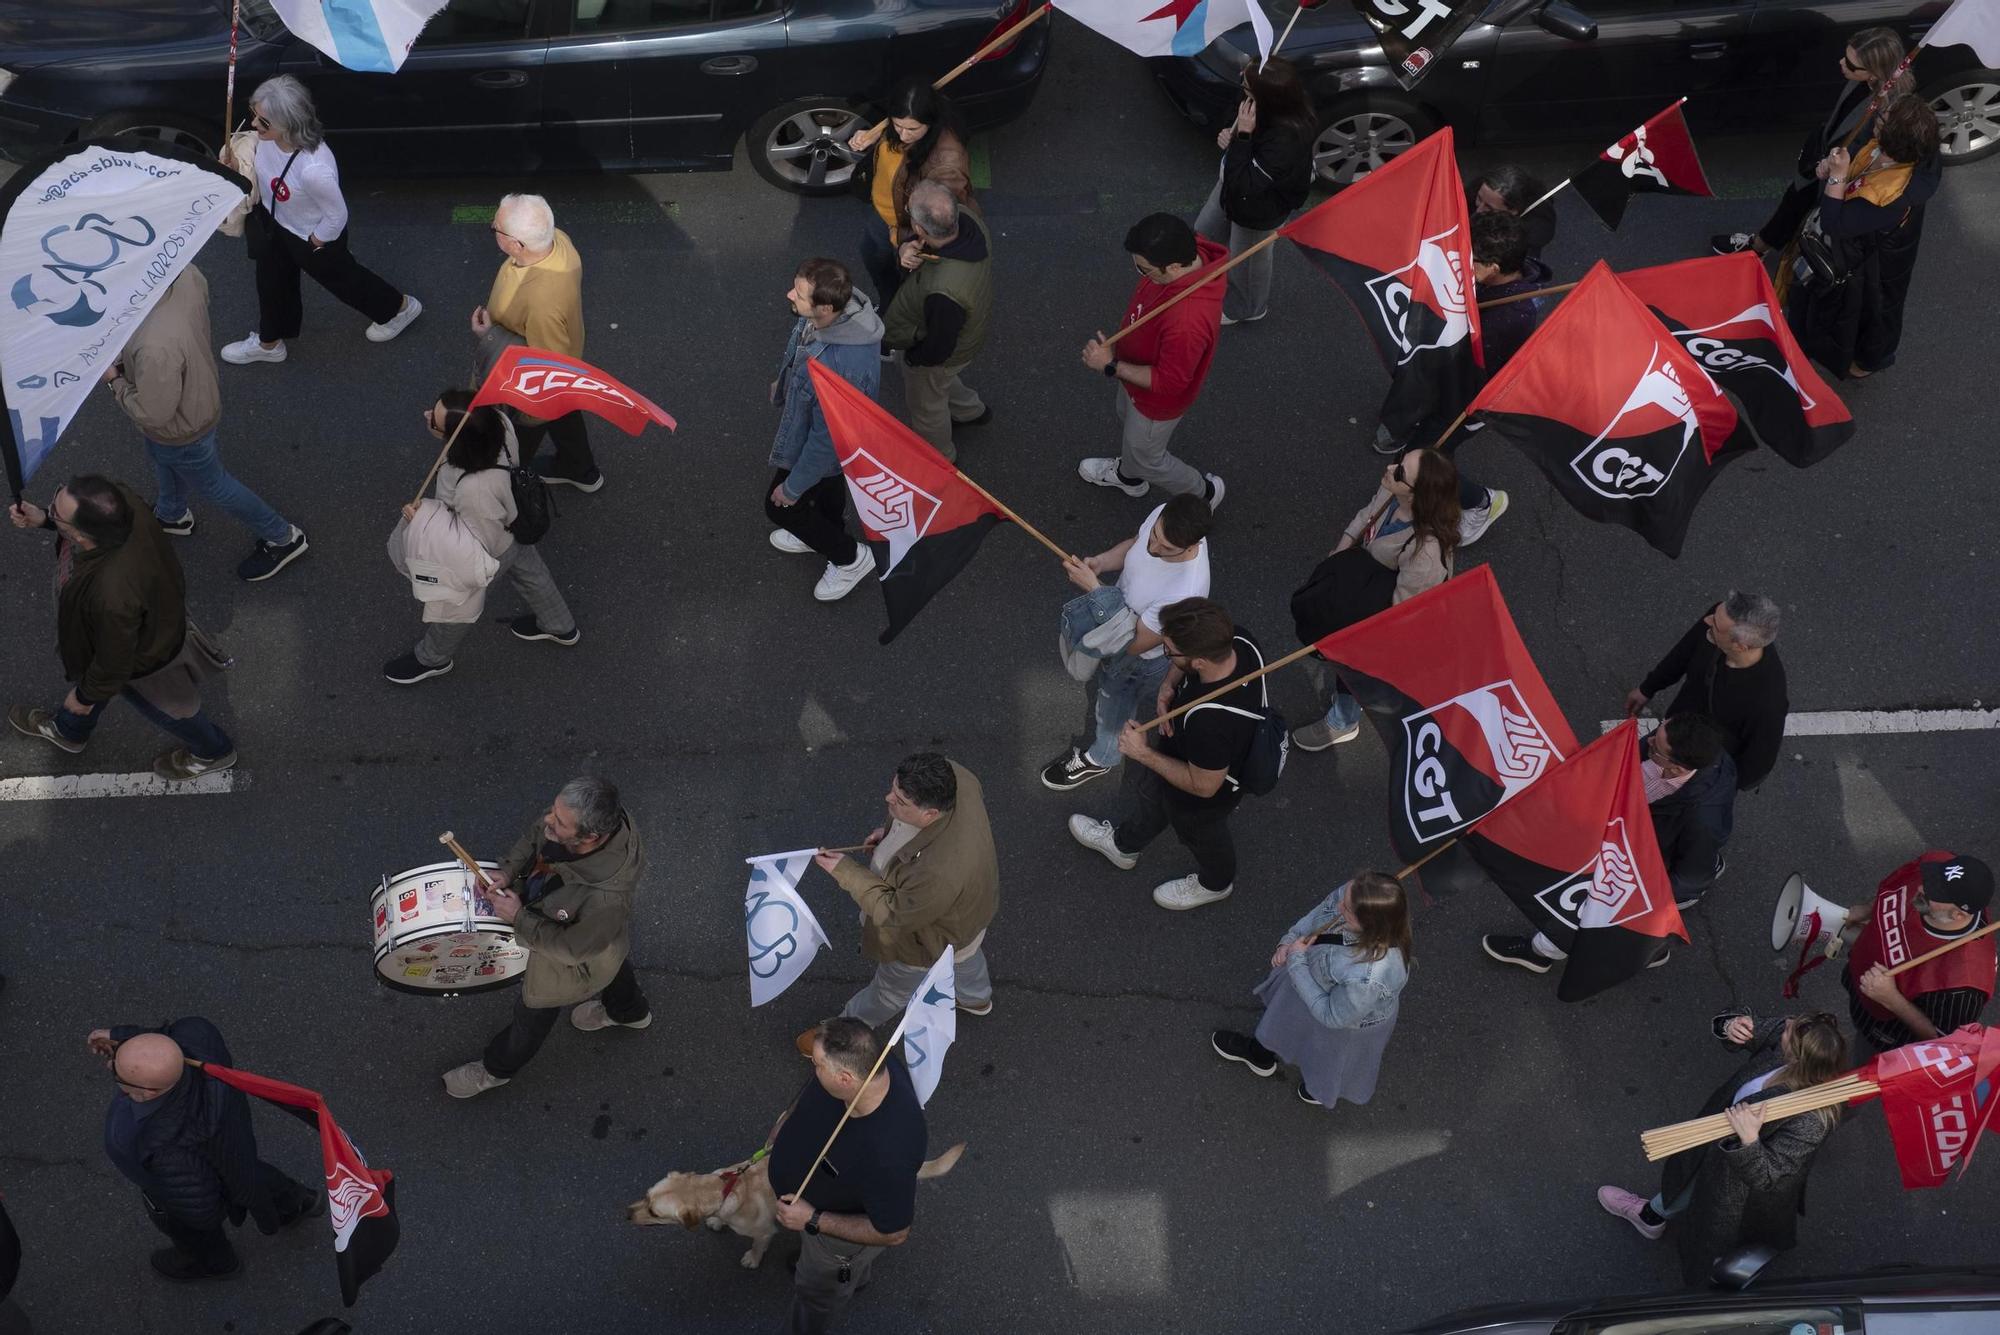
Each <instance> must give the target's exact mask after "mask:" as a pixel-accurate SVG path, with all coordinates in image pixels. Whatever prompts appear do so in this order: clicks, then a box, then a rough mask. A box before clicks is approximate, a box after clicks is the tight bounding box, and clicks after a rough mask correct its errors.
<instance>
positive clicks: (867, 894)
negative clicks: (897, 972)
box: [833, 761, 1000, 968]
mask: <svg viewBox="0 0 2000 1335" xmlns="http://www.w3.org/2000/svg"><path fill="white" fill-rule="evenodd" d="M951 768H952V773H954V774H956V775H957V776H958V802H957V805H955V806H954V807H953V808H952V809H951V810H950V811H948V812H946V813H945V814H944V815H942V816H940V817H939V818H938V819H937V820H936V821H934V822H932V823H931V824H930V825H928V826H926V827H925V828H923V829H921V830H918V831H917V833H916V836H915V837H914V838H912V839H911V840H910V842H909V843H907V844H905V845H903V847H902V848H901V849H899V850H898V851H897V853H896V856H895V857H894V858H893V859H891V860H890V863H889V866H888V868H887V869H886V870H885V871H883V872H882V874H881V875H879V876H878V875H876V873H875V870H874V868H872V867H870V866H869V865H868V864H867V863H866V862H861V861H857V860H856V859H854V858H843V859H841V862H840V865H839V867H837V868H836V869H835V870H834V873H833V879H834V880H836V881H838V882H839V883H840V888H841V889H843V890H845V891H846V892H847V893H848V894H850V895H852V896H853V897H854V902H855V903H857V904H859V905H860V906H861V912H862V914H863V922H862V927H861V950H862V953H863V954H865V955H867V956H868V958H869V959H871V960H877V961H880V962H882V963H885V964H914V965H918V966H920V967H924V968H928V967H929V966H930V965H933V964H935V963H937V957H938V955H939V953H940V952H942V951H943V950H944V948H945V947H946V946H950V947H951V948H952V949H953V950H957V949H959V948H960V947H963V946H965V945H967V944H969V943H970V942H971V941H972V939H973V938H974V937H976V936H978V935H979V934H980V933H981V932H983V931H985V930H986V928H987V925H988V924H989V923H991V922H992V921H993V915H994V913H995V912H996V911H997V910H998V909H999V907H1000V859H999V855H998V854H997V853H996V852H995V851H994V848H993V828H992V826H990V825H988V824H987V821H986V798H985V795H984V794H983V793H982V792H981V791H980V787H979V780H978V779H976V778H974V777H973V776H972V771H971V770H969V769H966V768H965V767H964V766H963V765H960V764H959V763H958V762H957V761H953V762H952V766H951Z"/></svg>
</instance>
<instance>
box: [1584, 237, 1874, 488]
mask: <svg viewBox="0 0 2000 1335" xmlns="http://www.w3.org/2000/svg"><path fill="white" fill-rule="evenodd" d="M1618 281H1619V282H1621V283H1623V284H1625V286H1626V287H1627V288H1629V289H1631V291H1632V294H1633V295H1634V296H1636V297H1638V298H1639V300H1641V301H1643V302H1645V303H1646V305H1647V306H1648V307H1649V308H1651V310H1652V312H1653V314H1654V315H1657V316H1658V317H1659V318H1660V322H1661V323H1662V324H1664V325H1666V327H1667V332H1669V333H1671V334H1672V335H1673V336H1674V337H1675V338H1677V339H1679V340H1680V342H1681V346H1682V347H1684V348H1686V349H1687V350H1688V352H1689V354H1690V355H1691V356H1693V357H1694V358H1695V360H1696V361H1699V362H1700V363H1701V364H1702V367H1703V369H1705V370H1706V371H1707V372H1708V373H1709V375H1710V376H1712V377H1713V378H1714V380H1715V383H1716V384H1717V385H1719V386H1721V387H1722V389H1723V391H1724V392H1725V393H1727V394H1728V395H1729V397H1730V398H1732V399H1734V400H1735V401H1736V406H1737V408H1738V410H1739V411H1740V412H1741V414H1742V417H1743V420H1744V422H1745V424H1747V425H1748V426H1749V428H1750V430H1751V431H1752V432H1753V433H1754V434H1755V435H1756V437H1757V439H1758V440H1759V441H1760V442H1762V443H1763V444H1765V445H1768V446H1770V447H1771V449H1772V450H1774V451H1776V452H1777V454H1778V455H1779V457H1780V458H1782V459H1784V461H1785V462H1786V463H1788V464H1792V465H1793V466H1795V467H1798V468H1804V467H1806V466H1807V465H1809V464H1816V463H1818V462H1819V461H1820V460H1821V459H1824V458H1826V456H1827V455H1829V454H1831V453H1833V452H1834V451H1835V450H1836V449H1838V448H1840V446H1842V445H1845V444H1846V443H1847V442H1848V440H1850V439H1851V438H1852V437H1853V435H1854V416H1853V414H1851V413H1849V412H1848V411H1847V405H1846V404H1844V403H1842V402H1841V401H1840V399H1839V398H1838V397H1837V396H1836V395H1835V394H1834V392H1833V390H1832V389H1830V388H1829V387H1828V386H1827V383H1826V381H1824V380H1822V379H1821V378H1820V375H1819V372H1818V371H1815V370H1814V369H1813V365H1812V361H1811V359H1810V358H1808V357H1807V356H1806V354H1805V350H1804V349H1803V348H1801V347H1800V346H1799V341H1798V340H1797V339H1796V338H1793V337H1792V329H1791V326H1790V325H1788V324H1786V323H1785V316H1784V313H1783V312H1782V311H1781V310H1779V308H1778V296H1777V293H1776V292H1774V291H1773V290H1772V288H1771V277H1770V275H1769V274H1767V273H1765V272H1764V264H1763V261H1761V260H1759V259H1758V258H1757V257H1756V256H1755V255H1752V254H1750V253H1749V252H1748V251H1744V252H1741V253H1739V254H1735V255H1708V256H1704V257H1702V258H1701V259H1698V260H1682V261H1681V262H1680V263H1678V264H1662V265H1658V266H1656V267H1654V268H1651V269H1634V270H1632V271H1631V272H1630V273H1621V274H1619V275H1618Z"/></svg>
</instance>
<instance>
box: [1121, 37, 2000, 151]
mask: <svg viewBox="0 0 2000 1335" xmlns="http://www.w3.org/2000/svg"><path fill="white" fill-rule="evenodd" d="M1946 3H1947V0H1923V3H1916V2H1915V0H1900V2H1898V0H1888V2H1887V3H1885V0H1672V2H1671V3H1670V2H1669V0H1578V4H1579V5H1580V6H1581V8H1583V9H1585V10H1587V11H1588V13H1589V17H1590V19H1593V20H1595V21H1596V26H1597V35H1596V36H1595V38H1593V39H1590V40H1587V41H1578V40H1574V38H1573V37H1569V36H1564V35H1561V34H1559V33H1558V32H1554V31H1550V30H1549V29H1550V28H1559V27H1562V26H1564V25H1562V24H1559V23H1550V22H1547V20H1548V19H1549V17H1550V14H1549V11H1550V10H1551V9H1552V8H1553V9H1557V10H1560V9H1563V8H1566V6H1561V5H1556V6H1550V5H1549V4H1548V3H1547V0H1527V3H1523V0H1496V3H1495V4H1494V5H1493V6H1491V7H1489V9H1488V10H1487V11H1486V12H1487V15H1488V16H1490V17H1493V18H1497V19H1500V20H1501V21H1500V22H1497V23H1494V22H1481V23H1476V24H1474V25H1473V26H1472V27H1471V28H1469V29H1467V30H1466V33H1465V35H1464V36H1462V37H1460V38H1459V39H1458V41H1457V42H1456V43H1454V44H1453V45H1452V46H1451V48H1450V49H1449V50H1447V51H1445V52H1443V53H1442V54H1441V55H1439V56H1438V58H1437V59H1436V61H1435V62H1434V63H1433V65H1432V66H1431V70H1430V72H1429V73H1428V74H1427V75H1426V76H1425V77H1424V79H1423V81H1422V82H1421V83H1419V84H1418V85H1417V86H1416V88H1415V89H1413V90H1411V91H1409V92H1404V91H1403V90H1402V88H1401V87H1400V86H1399V85H1398V84H1397V82H1396V80H1395V77H1394V76H1393V75H1392V74H1391V73H1390V70H1389V67H1388V65H1387V63H1386V62H1385V60H1384V57H1383V54H1382V48H1381V47H1380V46H1379V45H1377V44H1376V42H1375V38H1374V34H1373V33H1372V31H1371V30H1370V29H1369V28H1368V26H1367V25H1366V24H1365V23H1363V22H1362V21H1361V19H1360V18H1359V17H1358V16H1357V15H1356V14H1355V13H1354V11H1353V8H1352V7H1351V6H1349V5H1347V4H1345V3H1338V2H1336V3H1333V4H1327V5H1324V6H1322V7H1321V8H1319V9H1309V10H1307V11H1306V12H1305V13H1303V14H1301V15H1300V16H1299V22H1298V27H1297V29H1296V30H1295V31H1294V32H1293V33H1292V36H1291V39H1290V40H1289V41H1287V42H1286V43H1285V47H1284V52H1283V54H1284V56H1285V57H1286V58H1287V59H1289V60H1292V61H1295V62H1297V64H1298V65H1299V67H1300V71H1301V73H1302V74H1303V76H1304V78H1305V80H1306V84H1307V87H1309V88H1310V89H1311V90H1312V94H1313V98H1314V101H1315V103H1316V105H1317V106H1318V107H1319V112H1320V131H1319V138H1318V140H1317V142H1316V143H1315V144H1314V147H1313V154H1314V159H1315V161H1316V162H1317V163H1318V167H1319V174H1320V177H1321V179H1322V180H1324V181H1325V182H1326V183H1328V184H1329V185H1335V186H1339V185H1346V184H1349V183H1351V182H1352V181H1353V180H1354V179H1355V178H1356V177H1357V176H1361V175H1364V174H1366V173H1367V172H1368V171H1370V170H1372V169H1373V168H1376V167H1379V166H1381V165H1382V164H1383V163H1384V162H1387V161H1388V160H1389V159H1390V158H1392V157H1394V156H1395V155H1396V154H1398V153H1400V152H1402V151H1403V150H1405V149H1407V148H1409V147H1410V146H1411V145H1412V144H1415V143H1416V142H1417V141H1418V140H1420V139H1422V138H1423V137H1424V136H1426V135H1428V134H1430V133H1431V132H1432V131H1434V130H1436V129H1437V128H1438V127H1440V126H1443V125H1450V126H1451V127H1452V129H1453V132H1454V133H1455V134H1456V135H1457V138H1458V141H1459V143H1460V144H1467V143H1480V144H1507V143H1519V142H1525V141H1531V140H1547V139H1558V140H1567V139H1579V138H1601V139H1603V140H1604V142H1606V143H1610V142H1612V141H1613V140H1615V139H1617V138H1618V137H1619V136H1621V135H1623V134H1625V133H1627V132H1629V131H1630V130H1631V129H1632V127H1633V126H1635V125H1638V124H1640V123H1641V122H1642V121H1644V120H1645V119H1646V118H1647V117H1648V116H1651V115H1652V114H1653V113H1654V112H1656V111H1658V110H1660V109H1661V108H1662V107H1664V106H1666V105H1667V103H1669V102H1671V101H1673V100H1674V99H1675V98H1677V97H1680V96H1682V95H1683V94H1685V95H1686V96H1687V99H1688V101H1687V106H1686V107H1685V108H1684V110H1685V112H1686V114H1687V118H1688V123H1689V125H1690V126H1691V127H1692V128H1693V130H1694V132H1695V134H1696V135H1697V136H1700V135H1701V134H1703V133H1712V132H1716V131H1729V130H1746V129H1760V130H1762V129H1771V128H1774V127H1794V126H1796V127H1798V128H1800V129H1803V128H1804V127H1805V126H1807V125H1810V124H1812V123H1813V121H1814V120H1815V119H1816V118H1818V117H1821V116H1824V115H1825V114H1826V109H1827V107H1828V106H1830V105H1831V104H1832V102H1833V96H1834V92H1835V90H1836V89H1837V88H1838V87H1839V77H1840V76H1839V69H1838V65H1839V61H1840V56H1841V52H1842V51H1843V50H1844V49H1845V46H1846V42H1847V38H1848V37H1849V36H1850V35H1851V34H1853V33H1854V32H1855V31H1857V30H1859V29H1861V28H1867V27H1871V26H1874V25H1877V24H1886V25H1888V26H1890V27H1893V28H1895V29H1896V30H1897V31H1899V32H1900V33H1902V34H1903V37H1904V40H1905V41H1908V42H1910V43H1912V44H1914V43H1915V41H1916V39H1917V38H1918V37H1919V36H1921V35H1922V34H1923V32H1924V31H1925V29H1927V28H1928V27H1929V26H1930V24H1931V23H1932V22H1933V21H1934V20H1935V19H1936V18H1937V17H1938V15H1940V14H1942V13H1943V12H1944V10H1945V5H1946ZM1284 17H1285V15H1283V14H1280V15H1278V16H1277V19H1276V21H1278V22H1282V21H1283V20H1284ZM1254 50H1255V46H1254V43H1253V40H1252V38H1251V36H1250V31H1249V29H1248V27H1244V28H1241V29H1238V30H1236V31H1234V32H1231V33H1228V34H1226V35H1225V36H1224V37H1222V39H1221V40H1219V41H1217V42H1214V43H1212V44H1211V45H1210V46H1209V47H1208V49H1207V50H1205V51H1203V52H1202V53H1201V54H1200V55H1198V56H1190V57H1172V58H1163V59H1161V60H1158V61H1156V62H1154V70H1155V73H1156V74H1157V75H1158V77H1159V79H1160V82H1161V84H1162V85H1163V86H1164V87H1165V88H1166V91H1167V95H1168V96H1169V97H1170V98H1172V99H1173V101H1174V104H1175V105H1176V106H1178V107H1179V108H1180V109H1181V111H1182V112H1183V113H1184V114H1185V115H1187V116H1188V117H1189V119H1191V120H1193V121H1194V122H1195V123H1196V124H1198V125H1200V126H1202V127H1203V128H1205V129H1210V130H1214V129H1218V128H1220V127H1221V126H1222V125H1224V124H1226V123H1227V122H1228V121H1229V120H1230V119H1231V118H1233V117H1234V116H1235V114H1236V106H1237V103H1238V101H1239V100H1240V98H1241V93H1240V92H1239V91H1238V89H1239V87H1240V85H1241V83H1242V69H1243V66H1244V65H1245V64H1247V63H1248V62H1249V61H1250V59H1251V58H1252V53H1253V51H1254ZM1912 71H1913V73H1914V74H1915V76H1916V79H1917V87H1918V92H1919V93H1920V94H1921V95H1922V96H1923V97H1924V98H1925V99H1927V100H1928V101H1929V102H1930V103H1931V105H1932V106H1933V107H1935V108H1936V109H1937V113H1938V120H1939V122H1940V124H1941V127H1942V129H1943V131H1944V151H1945V160H1946V161H1947V162H1954V163H1958V162H1976V161H1978V160H1979V159H1981V158H1985V157H1989V156H1991V155H1992V154H1993V153H1995V152H2000V70H1991V69H1986V68H1983V67H1982V66H1981V65H1980V64H1979V61H1978V58H1977V57H1976V56H1975V55H1973V53H1972V49H1971V48H1970V47H1965V46H1940V47H1926V48H1925V49H1924V51H1923V53H1922V54H1921V55H1919V56H1918V57H1917V60H1916V63H1915V65H1914V66H1912Z"/></svg>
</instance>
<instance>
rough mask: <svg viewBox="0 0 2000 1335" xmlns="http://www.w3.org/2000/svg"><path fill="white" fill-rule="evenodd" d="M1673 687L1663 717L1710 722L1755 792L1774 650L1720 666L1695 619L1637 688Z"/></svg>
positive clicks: (1767, 732)
mask: <svg viewBox="0 0 2000 1335" xmlns="http://www.w3.org/2000/svg"><path fill="white" fill-rule="evenodd" d="M1519 304H1520V305H1523V306H1526V305H1531V304H1532V303H1530V302H1525V301H1524V302H1521V303H1519ZM1501 309H1503V310H1504V309H1505V307H1502V308H1501ZM1675 683H1679V685H1680V690H1678V691H1676V692H1675V693H1674V700H1673V703H1672V704H1670V705H1668V706H1667V712H1666V717H1667V718H1673V717H1675V716H1676V715H1679V714H1706V715H1708V717H1710V718H1712V719H1714V720H1715V725H1716V726H1717V727H1718V728H1721V729H1722V734H1723V736H1724V737H1725V738H1726V739H1727V740H1728V745H1729V755H1730V758H1731V759H1733V760H1735V762H1736V786H1737V788H1739V789H1747V788H1755V787H1756V786H1757V785H1758V784H1760V783H1762V782H1763V781H1764V776H1765V775H1767V774H1769V773H1770V772H1771V769H1772V767H1773V766H1775V765H1776V764H1777V763H1778V752H1779V750H1780V748H1781V746H1782V744H1783V742H1784V740H1785V717H1786V715H1788V714H1790V713H1791V709H1792V701H1791V695H1790V693H1789V690H1788V688H1787V686H1786V682H1785V664H1784V662H1783V660H1781V659H1780V658H1779V657H1778V647H1777V646H1776V645H1771V646H1770V647H1768V648H1766V649H1765V650H1764V656H1763V658H1761V659H1759V660H1758V661H1757V662H1756V663H1753V664H1752V665H1751V666H1749V667H1747V668H1733V667H1730V666H1729V665H1728V664H1727V663H1725V662H1723V661H1722V651H1721V650H1720V649H1718V648H1716V647H1715V646H1714V645H1713V644H1711V643H1709V639H1708V625H1707V623H1706V622H1704V621H1702V620H1700V619H1696V621H1695V623H1694V625H1693V626H1692V627H1690V628H1689V629H1688V632H1687V634H1685V635H1683V636H1681V638H1680V641H1679V642H1678V643H1677V644H1675V645H1674V647H1673V648H1671V649H1669V650H1667V656H1666V657H1665V658H1662V659H1661V660H1660V661H1659V663H1658V664H1656V665H1655V666H1654V668H1653V670H1652V671H1651V672H1648V673H1647V674H1646V679H1645V680H1644V681H1642V682H1640V683H1639V689H1640V691H1642V692H1644V693H1645V694H1646V695H1647V696H1648V697H1651V696H1655V695H1658V694H1659V693H1660V692H1661V691H1664V690H1666V689H1667V688H1668V687H1669V686H1672V685H1674V684H1675Z"/></svg>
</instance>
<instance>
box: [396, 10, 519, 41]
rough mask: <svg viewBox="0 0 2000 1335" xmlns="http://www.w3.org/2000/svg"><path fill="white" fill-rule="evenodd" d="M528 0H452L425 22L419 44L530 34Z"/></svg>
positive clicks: (483, 39)
mask: <svg viewBox="0 0 2000 1335" xmlns="http://www.w3.org/2000/svg"><path fill="white" fill-rule="evenodd" d="M528 3H529V0H451V3H450V4H448V5H446V6H445V7H444V10H443V11H442V12H441V13H439V14H438V15H437V16H436V17H435V18H433V19H432V20H431V21H430V22H429V23H426V24H425V25H424V31H423V35H422V36H420V37H418V38H417V45H418V46H444V45H447V44H449V43H452V42H504V41H506V40H508V39H509V38H512V37H525V36H527V34H528Z"/></svg>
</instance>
